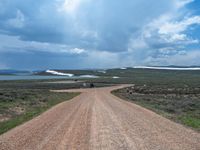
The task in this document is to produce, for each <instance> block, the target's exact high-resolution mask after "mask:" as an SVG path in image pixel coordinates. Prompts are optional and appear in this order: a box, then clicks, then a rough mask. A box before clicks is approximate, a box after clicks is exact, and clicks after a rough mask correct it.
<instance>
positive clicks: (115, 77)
mask: <svg viewBox="0 0 200 150" xmlns="http://www.w3.org/2000/svg"><path fill="white" fill-rule="evenodd" d="M112 78H113V79H119V78H120V77H117V76H114V77H112Z"/></svg>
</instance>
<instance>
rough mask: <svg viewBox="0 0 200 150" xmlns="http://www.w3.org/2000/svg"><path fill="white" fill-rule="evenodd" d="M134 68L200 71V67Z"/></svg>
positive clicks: (140, 67) (137, 67)
mask: <svg viewBox="0 0 200 150" xmlns="http://www.w3.org/2000/svg"><path fill="white" fill-rule="evenodd" d="M133 68H136V69H158V70H200V68H199V67H195V68H192V67H191V68H176V67H175V68H174V67H173V68H172V67H147V66H135V67H133Z"/></svg>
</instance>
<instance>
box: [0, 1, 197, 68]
mask: <svg viewBox="0 0 200 150" xmlns="http://www.w3.org/2000/svg"><path fill="white" fill-rule="evenodd" d="M138 65H139V66H141V65H200V1H199V0H160V1H159V0H126V1H125V0H0V69H29V70H35V69H54V68H59V69H66V68H69V69H75V68H109V67H124V66H138Z"/></svg>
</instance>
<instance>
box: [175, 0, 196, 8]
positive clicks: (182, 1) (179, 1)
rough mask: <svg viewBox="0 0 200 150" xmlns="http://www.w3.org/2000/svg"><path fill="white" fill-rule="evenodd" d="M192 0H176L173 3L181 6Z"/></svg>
mask: <svg viewBox="0 0 200 150" xmlns="http://www.w3.org/2000/svg"><path fill="white" fill-rule="evenodd" d="M193 1H194V0H177V1H175V5H176V7H177V8H181V7H183V6H185V5H187V4H189V3H191V2H193Z"/></svg>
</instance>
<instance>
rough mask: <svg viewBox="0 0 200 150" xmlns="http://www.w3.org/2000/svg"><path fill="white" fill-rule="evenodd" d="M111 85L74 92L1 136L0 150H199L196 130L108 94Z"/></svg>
mask: <svg viewBox="0 0 200 150" xmlns="http://www.w3.org/2000/svg"><path fill="white" fill-rule="evenodd" d="M115 88H120V87H119V86H118V87H107V88H98V89H85V90H73V91H81V92H82V94H81V95H80V96H78V97H75V98H74V99H72V100H70V101H66V102H63V103H61V104H59V105H57V106H55V107H53V108H52V109H50V110H49V111H47V112H45V113H43V114H42V115H40V116H38V117H36V118H35V119H33V120H31V121H29V122H27V123H25V124H23V125H21V126H19V127H17V128H14V129H13V130H11V131H9V132H7V133H5V134H3V135H1V136H0V149H1V150H7V149H9V150H56V149H57V150H66V149H68V150H73V149H77V150H84V149H85V150H90V149H91V150H99V149H103V150H106V149H108V150H118V149H120V150H121V149H122V150H126V149H130V150H200V134H199V133H197V132H194V131H192V130H190V129H188V128H185V127H183V126H182V125H179V124H176V123H174V122H171V121H169V120H167V119H165V118H163V117H161V116H159V115H157V114H155V113H153V112H151V111H149V110H147V109H145V108H142V107H140V106H137V105H135V104H133V103H130V102H127V101H124V100H121V99H119V98H117V97H115V96H113V95H112V94H110V91H111V90H113V89H115ZM71 91H72V90H71ZM61 92H65V91H61Z"/></svg>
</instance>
